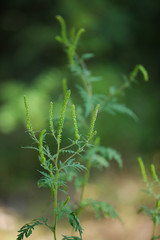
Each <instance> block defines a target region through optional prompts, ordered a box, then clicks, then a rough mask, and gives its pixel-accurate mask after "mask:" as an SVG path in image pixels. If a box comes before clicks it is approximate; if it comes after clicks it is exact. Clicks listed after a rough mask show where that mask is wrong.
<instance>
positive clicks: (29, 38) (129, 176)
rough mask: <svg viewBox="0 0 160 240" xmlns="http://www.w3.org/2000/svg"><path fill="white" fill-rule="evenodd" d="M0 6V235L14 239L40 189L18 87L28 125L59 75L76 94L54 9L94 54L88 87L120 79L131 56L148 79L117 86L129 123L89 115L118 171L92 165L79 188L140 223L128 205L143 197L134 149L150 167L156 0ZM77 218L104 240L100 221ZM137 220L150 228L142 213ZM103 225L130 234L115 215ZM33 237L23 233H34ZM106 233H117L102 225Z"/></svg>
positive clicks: (154, 134)
mask: <svg viewBox="0 0 160 240" xmlns="http://www.w3.org/2000/svg"><path fill="white" fill-rule="evenodd" d="M0 15H1V21H0V29H1V39H0V42H1V44H0V51H1V54H0V81H1V82H0V148H1V150H0V154H1V155H0V156H1V159H0V178H1V181H0V206H1V218H0V222H2V224H0V225H1V226H2V229H0V233H1V234H2V236H3V237H2V238H1V237H0V239H3V240H4V239H5V240H10V239H15V237H16V231H17V230H18V228H19V226H21V225H20V224H21V223H22V222H23V219H24V218H27V219H32V218H34V217H35V215H34V213H35V214H37V212H38V211H39V209H41V206H42V204H43V201H44V202H45V201H46V199H47V198H48V195H47V193H46V192H45V191H44V190H39V189H37V188H36V180H37V179H38V177H39V175H38V172H37V171H36V170H35V169H38V168H39V165H38V161H37V155H36V153H35V152H32V151H30V150H28V149H22V148H21V147H22V146H27V145H30V144H31V139H30V138H29V137H28V135H27V134H26V133H25V130H26V129H25V122H26V121H25V111H24V105H23V95H24V94H25V95H27V96H28V99H29V102H31V104H30V108H31V112H32V113H31V115H32V116H33V117H32V120H33V125H34V127H35V129H37V130H38V129H42V128H43V127H45V126H46V124H47V117H46V116H47V114H48V103H49V101H50V100H51V99H52V100H53V101H56V100H57V101H61V99H62V79H63V78H64V77H66V78H67V79H68V85H69V87H70V88H71V89H72V88H73V89H74V90H73V91H72V94H73V98H74V99H75V101H76V95H77V93H76V90H75V88H74V87H73V86H74V84H75V79H74V77H73V76H72V75H71V73H70V72H69V68H68V62H67V57H66V55H65V53H64V51H63V49H62V46H60V44H59V43H58V42H56V40H55V36H56V35H57V34H59V32H60V28H59V24H58V23H57V21H56V19H55V16H56V15H62V16H63V17H64V18H65V19H66V22H67V25H68V26H69V27H73V26H74V27H75V28H76V29H78V28H80V27H84V28H85V29H86V32H85V33H84V34H83V36H82V38H81V41H80V44H79V50H78V51H79V53H80V54H81V53H84V52H93V53H94V54H95V57H94V58H93V59H92V60H90V61H89V62H88V67H89V68H90V69H91V71H92V73H93V75H95V76H97V75H98V76H101V77H102V81H101V82H100V84H99V85H98V86H96V91H97V92H99V93H103V92H104V90H105V91H106V89H107V88H108V87H109V86H111V85H117V86H120V85H121V84H122V78H123V75H128V74H129V73H130V72H131V71H132V70H133V68H134V66H135V65H136V64H142V65H143V66H144V67H145V68H146V69H147V71H148V74H149V78H150V80H149V82H148V83H146V82H144V81H143V79H142V76H141V75H139V77H138V79H139V81H138V82H137V84H135V85H133V86H132V88H129V89H127V91H126V95H125V96H124V97H123V101H124V102H125V103H126V105H127V106H128V107H130V108H131V109H132V110H133V111H134V112H135V113H136V115H137V116H138V118H139V120H138V122H135V121H134V120H133V119H132V118H130V117H128V116H124V115H121V114H119V115H114V116H113V115H109V114H108V115H106V114H105V115H104V116H103V115H101V117H99V120H98V122H97V129H98V133H99V135H100V136H101V142H102V144H103V145H105V146H110V147H113V148H116V149H117V150H118V151H119V152H120V153H121V155H122V158H123V161H124V167H123V169H122V170H121V171H119V169H117V168H118V167H117V166H116V164H111V167H110V168H109V169H107V170H105V171H103V172H100V173H97V172H94V171H93V173H92V178H91V181H90V187H89V193H90V195H91V196H93V197H96V198H104V199H105V200H107V201H111V202H113V203H114V204H115V206H118V205H121V207H120V211H122V212H123V214H124V216H126V217H127V219H128V218H129V217H128V211H129V213H130V216H131V217H130V220H127V222H128V224H129V225H128V226H129V228H130V227H131V225H133V222H134V224H135V229H138V227H139V229H144V228H143V221H142V222H140V223H139V225H138V226H137V225H136V223H137V222H138V221H137V215H136V209H138V206H140V205H141V203H140V200H142V199H143V196H142V194H141V193H140V192H139V190H138V189H139V188H140V185H141V179H140V172H139V169H138V164H137V157H138V156H142V157H143V158H144V159H145V162H146V164H150V163H151V162H154V163H155V165H156V167H157V169H159V162H160V132H159V122H160V111H159V107H160V94H159V86H160V82H159V76H160V60H159V56H160V31H159V22H160V1H158V0H154V1H149V0H141V1H126V0H122V1H118V0H92V1H85V0H81V1H78V0H69V1H67V0H60V1H58V0H55V1H51V0H45V1H44V0H34V1H31V0H21V1H20V0H14V1H11V0H7V1H5V0H1V8H0ZM74 91H75V92H74ZM57 111H58V105H57ZM111 184H112V188H111ZM107 189H108V190H107ZM104 192H105V194H104ZM131 192H132V194H130V193H131ZM141 198H142V199H141ZM126 199H128V200H126ZM116 200H117V201H118V202H119V203H120V204H119V203H118V202H117V201H116ZM127 204H128V205H127ZM131 205H132V207H131ZM124 206H125V211H124V210H122V209H123V207H124ZM127 206H128V210H126V209H127ZM129 206H130V208H129ZM133 206H134V207H133ZM133 212H134V213H133ZM134 214H135V215H134ZM17 219H18V220H17ZM88 219H89V220H88ZM138 219H140V217H138ZM85 221H86V222H87V223H86V226H89V227H88V228H89V229H92V228H93V226H97V227H96V228H97V229H99V230H97V231H99V233H100V232H101V236H100V235H99V239H107V237H106V236H107V235H106V234H109V233H107V232H105V228H104V229H101V228H102V226H105V224H106V223H104V222H101V223H100V222H98V223H97V225H96V223H95V222H92V218H91V219H90V218H89V216H88V217H86V216H84V222H85ZM140 221H141V220H140ZM145 221H147V222H145V223H146V224H149V225H148V226H149V227H148V229H150V222H149V221H148V220H147V219H145ZM24 222H25V220H24ZM91 223H92V224H93V225H92V224H91ZM107 224H110V225H109V227H108V228H109V229H112V227H114V228H115V226H117V228H116V229H118V230H117V232H118V231H119V232H118V233H119V234H121V235H122V239H127V238H128V237H130V239H138V236H136V235H134V233H135V232H134V231H133V228H132V230H131V229H130V233H129V231H128V232H127V233H124V229H123V226H121V225H119V223H117V222H116V223H115V222H114V223H113V221H111V222H109V223H108V222H107ZM115 224H117V225H115ZM141 224H142V226H141ZM112 225H113V226H112ZM111 226H112V227H111ZM86 228H87V227H86ZM94 228H95V227H94ZM122 229H123V230H122ZM136 231H139V230H136ZM149 231H150V230H149ZM86 232H87V230H86ZM115 232H116V231H115ZM132 232H133V234H131V233H132ZM89 233H90V231H89V230H88V233H87V234H88V235H87V238H86V239H91V236H90V235H89ZM96 234H98V233H96ZM124 234H126V235H124ZM127 234H130V235H127ZM143 234H146V233H145V232H144V233H142V235H141V236H140V238H139V239H145V237H144V235H143ZM40 235H41V236H42V234H41V233H40ZM121 235H119V236H121ZM132 235H133V238H132ZM13 236H14V237H13ZM142 236H143V237H142ZM146 236H147V235H146ZM38 237H39V235H37V236H34V238H33V239H43V237H42V238H40V237H39V238H38ZM48 239H51V238H50V236H49V237H48ZM109 239H117V237H116V236H115V235H112V231H111V233H110V235H109ZM118 239H121V238H120V237H118Z"/></svg>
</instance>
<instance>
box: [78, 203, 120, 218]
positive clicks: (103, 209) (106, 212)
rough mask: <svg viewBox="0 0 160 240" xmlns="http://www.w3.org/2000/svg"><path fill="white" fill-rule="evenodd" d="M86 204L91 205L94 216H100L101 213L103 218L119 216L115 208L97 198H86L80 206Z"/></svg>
mask: <svg viewBox="0 0 160 240" xmlns="http://www.w3.org/2000/svg"><path fill="white" fill-rule="evenodd" d="M86 206H92V208H93V209H94V211H95V214H96V218H98V219H99V218H101V215H102V214H103V216H104V217H105V218H119V216H118V213H117V212H116V210H115V209H114V208H113V207H112V206H111V205H110V204H108V203H106V202H103V201H97V200H92V199H86V200H85V201H84V202H83V203H82V206H81V207H82V208H84V207H86Z"/></svg>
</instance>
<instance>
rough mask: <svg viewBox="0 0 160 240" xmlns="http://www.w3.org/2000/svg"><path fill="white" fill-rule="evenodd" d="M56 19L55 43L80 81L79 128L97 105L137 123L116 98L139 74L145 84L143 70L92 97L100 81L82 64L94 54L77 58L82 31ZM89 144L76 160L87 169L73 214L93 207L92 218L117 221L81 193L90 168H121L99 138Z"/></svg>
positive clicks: (78, 185)
mask: <svg viewBox="0 0 160 240" xmlns="http://www.w3.org/2000/svg"><path fill="white" fill-rule="evenodd" d="M56 18H57V20H58V21H59V23H60V26H61V35H60V36H57V37H56V40H57V41H58V42H60V43H61V44H62V45H63V47H64V50H65V53H66V54H67V56H68V61H69V67H70V70H71V72H72V73H73V74H74V75H75V76H78V77H79V79H80V80H81V84H80V85H77V84H76V87H77V89H78V92H79V95H80V97H81V99H82V100H83V103H84V106H79V107H78V109H79V113H80V119H81V126H80V127H81V128H83V129H85V128H86V129H88V127H89V126H88V118H89V117H91V116H94V108H95V106H96V105H97V104H100V106H101V107H100V111H103V112H107V113H110V114H115V113H123V114H127V115H129V116H130V117H132V118H133V119H135V120H137V116H136V114H135V113H134V112H133V111H132V110H131V109H129V108H128V107H127V106H126V105H125V104H124V103H121V102H119V96H121V95H123V94H124V92H125V90H126V89H127V88H129V87H130V86H131V85H132V83H136V82H137V75H138V73H139V72H140V73H141V74H142V75H143V78H144V80H145V81H148V74H147V71H146V70H145V68H144V67H143V66H142V65H137V66H136V67H135V68H134V69H133V71H132V72H131V74H130V75H129V76H128V77H127V76H125V77H124V81H123V83H122V85H121V86H120V87H115V86H111V87H110V88H109V91H108V92H109V93H108V94H106V95H104V94H97V93H94V92H93V83H94V82H96V81H100V78H99V77H95V76H93V75H92V73H91V71H90V70H89V69H88V68H87V65H86V60H88V59H90V58H92V57H93V56H94V54H92V53H85V54H82V55H79V54H78V53H77V46H78V42H79V39H80V37H81V35H82V34H83V33H84V32H85V30H84V29H83V28H81V29H79V30H78V31H77V32H76V31H75V29H71V31H70V32H69V31H68V29H67V27H66V23H65V21H64V19H63V18H62V17H61V16H57V17H56ZM63 83H64V89H66V88H67V87H66V85H67V84H66V81H64V82H63ZM88 137H89V135H88ZM92 143H94V146H93V147H92V148H91V149H88V150H87V151H86V152H85V154H84V155H83V156H81V158H80V159H81V161H82V162H83V164H84V165H85V167H86V168H87V171H86V172H85V173H84V174H83V175H82V174H79V176H77V175H76V180H75V186H76V189H79V190H80V198H79V200H78V202H77V205H76V206H75V209H76V213H77V215H78V216H79V214H80V213H81V211H82V210H83V209H84V208H85V207H87V206H89V205H90V206H92V207H93V209H94V211H95V213H96V217H98V218H100V216H101V215H102V213H103V216H104V217H111V218H115V217H118V214H117V212H116V211H115V210H114V209H113V207H112V206H111V205H110V204H108V203H106V202H101V201H96V200H93V199H86V198H85V190H86V187H87V184H88V181H89V176H90V172H91V169H92V168H93V167H94V168H98V169H102V168H107V167H108V166H109V162H110V161H111V160H112V159H114V160H115V161H116V162H117V163H118V165H119V167H120V168H121V167H122V159H121V155H120V154H119V153H118V152H117V151H116V150H115V149H113V148H110V147H105V146H102V145H100V138H99V137H97V138H96V139H95V140H92ZM73 177H74V174H73Z"/></svg>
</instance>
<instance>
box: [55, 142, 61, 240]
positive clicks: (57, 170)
mask: <svg viewBox="0 0 160 240" xmlns="http://www.w3.org/2000/svg"><path fill="white" fill-rule="evenodd" d="M59 150H60V143H59V142H58V148H57V156H56V161H55V167H56V184H55V192H54V209H55V214H54V240H57V236H56V229H57V203H58V175H59V169H58V157H59Z"/></svg>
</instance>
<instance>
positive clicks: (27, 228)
mask: <svg viewBox="0 0 160 240" xmlns="http://www.w3.org/2000/svg"><path fill="white" fill-rule="evenodd" d="M38 225H46V226H47V227H49V226H48V225H47V220H44V218H40V219H35V220H33V221H32V222H31V223H29V224H25V225H24V226H23V227H21V229H20V230H19V231H18V232H19V234H18V235H17V240H23V238H24V236H25V237H26V238H28V237H29V236H30V235H31V234H32V230H34V227H35V226H38Z"/></svg>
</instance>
